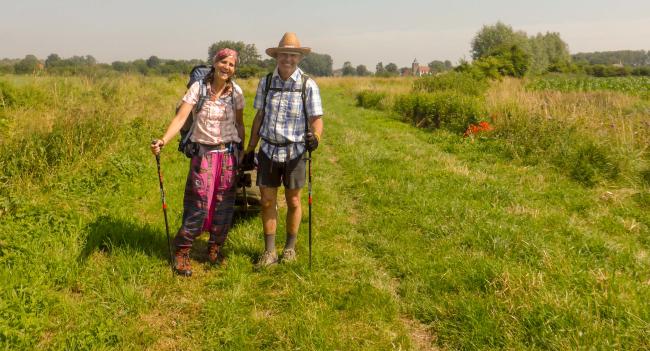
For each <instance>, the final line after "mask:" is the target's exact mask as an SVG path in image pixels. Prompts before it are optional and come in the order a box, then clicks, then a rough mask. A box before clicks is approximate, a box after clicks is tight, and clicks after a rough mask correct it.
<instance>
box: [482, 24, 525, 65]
mask: <svg viewBox="0 0 650 351" xmlns="http://www.w3.org/2000/svg"><path fill="white" fill-rule="evenodd" d="M527 41H528V36H527V35H526V33H524V32H521V31H519V32H515V31H514V30H513V29H512V27H510V26H508V25H505V24H503V23H502V22H497V23H496V24H495V25H492V26H483V28H481V30H479V31H478V33H476V36H475V37H474V39H473V40H472V58H473V59H475V60H477V59H479V58H481V57H486V56H490V55H491V54H492V53H494V51H496V50H501V49H503V48H504V47H512V46H513V45H517V46H518V47H520V48H522V49H523V50H524V51H528V43H527Z"/></svg>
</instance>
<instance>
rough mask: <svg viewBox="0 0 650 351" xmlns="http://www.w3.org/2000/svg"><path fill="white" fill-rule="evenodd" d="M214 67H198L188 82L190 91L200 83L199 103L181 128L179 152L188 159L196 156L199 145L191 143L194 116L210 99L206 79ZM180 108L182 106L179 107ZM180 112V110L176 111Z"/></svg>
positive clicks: (193, 69) (194, 69)
mask: <svg viewBox="0 0 650 351" xmlns="http://www.w3.org/2000/svg"><path fill="white" fill-rule="evenodd" d="M211 70H212V67H210V66H208V65H198V66H194V68H192V71H191V72H190V80H189V81H188V82H187V88H188V89H189V88H190V87H191V86H192V84H194V83H195V82H197V81H198V82H200V85H199V101H198V102H197V103H196V105H194V109H192V112H190V115H189V116H188V117H187V120H186V121H185V124H183V127H182V128H181V132H180V134H181V139H180V141H179V142H178V151H180V152H182V153H184V154H185V156H187V157H190V158H191V157H192V156H194V155H195V154H196V151H197V150H196V149H197V148H198V145H196V144H195V143H193V142H191V140H190V137H191V136H192V129H193V128H192V127H193V126H194V115H195V114H197V113H198V112H199V111H201V108H203V104H204V103H205V100H206V99H207V98H208V84H207V82H206V81H205V77H206V76H207V75H208V74H209V73H210V71H211ZM179 107H180V105H179ZM176 111H177V112H178V109H176Z"/></svg>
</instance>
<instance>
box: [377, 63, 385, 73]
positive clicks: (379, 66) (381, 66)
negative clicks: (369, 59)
mask: <svg viewBox="0 0 650 351" xmlns="http://www.w3.org/2000/svg"><path fill="white" fill-rule="evenodd" d="M385 71H386V69H385V68H384V64H383V63H382V62H379V63H377V65H376V66H375V74H383V73H384V72H385Z"/></svg>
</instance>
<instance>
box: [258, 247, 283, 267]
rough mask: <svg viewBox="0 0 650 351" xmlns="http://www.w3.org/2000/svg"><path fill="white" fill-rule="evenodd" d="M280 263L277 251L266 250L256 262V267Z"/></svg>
mask: <svg viewBox="0 0 650 351" xmlns="http://www.w3.org/2000/svg"><path fill="white" fill-rule="evenodd" d="M276 264H278V254H276V253H275V251H264V253H263V254H262V257H260V259H259V260H257V263H256V264H255V268H256V269H262V268H266V267H270V266H273V265H276Z"/></svg>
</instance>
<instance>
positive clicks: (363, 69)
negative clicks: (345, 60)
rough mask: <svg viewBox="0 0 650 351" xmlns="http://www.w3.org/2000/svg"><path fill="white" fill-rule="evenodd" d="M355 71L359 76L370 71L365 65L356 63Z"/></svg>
mask: <svg viewBox="0 0 650 351" xmlns="http://www.w3.org/2000/svg"><path fill="white" fill-rule="evenodd" d="M356 71H357V75H358V76H361V77H363V76H367V75H369V74H370V72H369V71H368V68H366V66H365V65H358V66H357V69H356Z"/></svg>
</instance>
